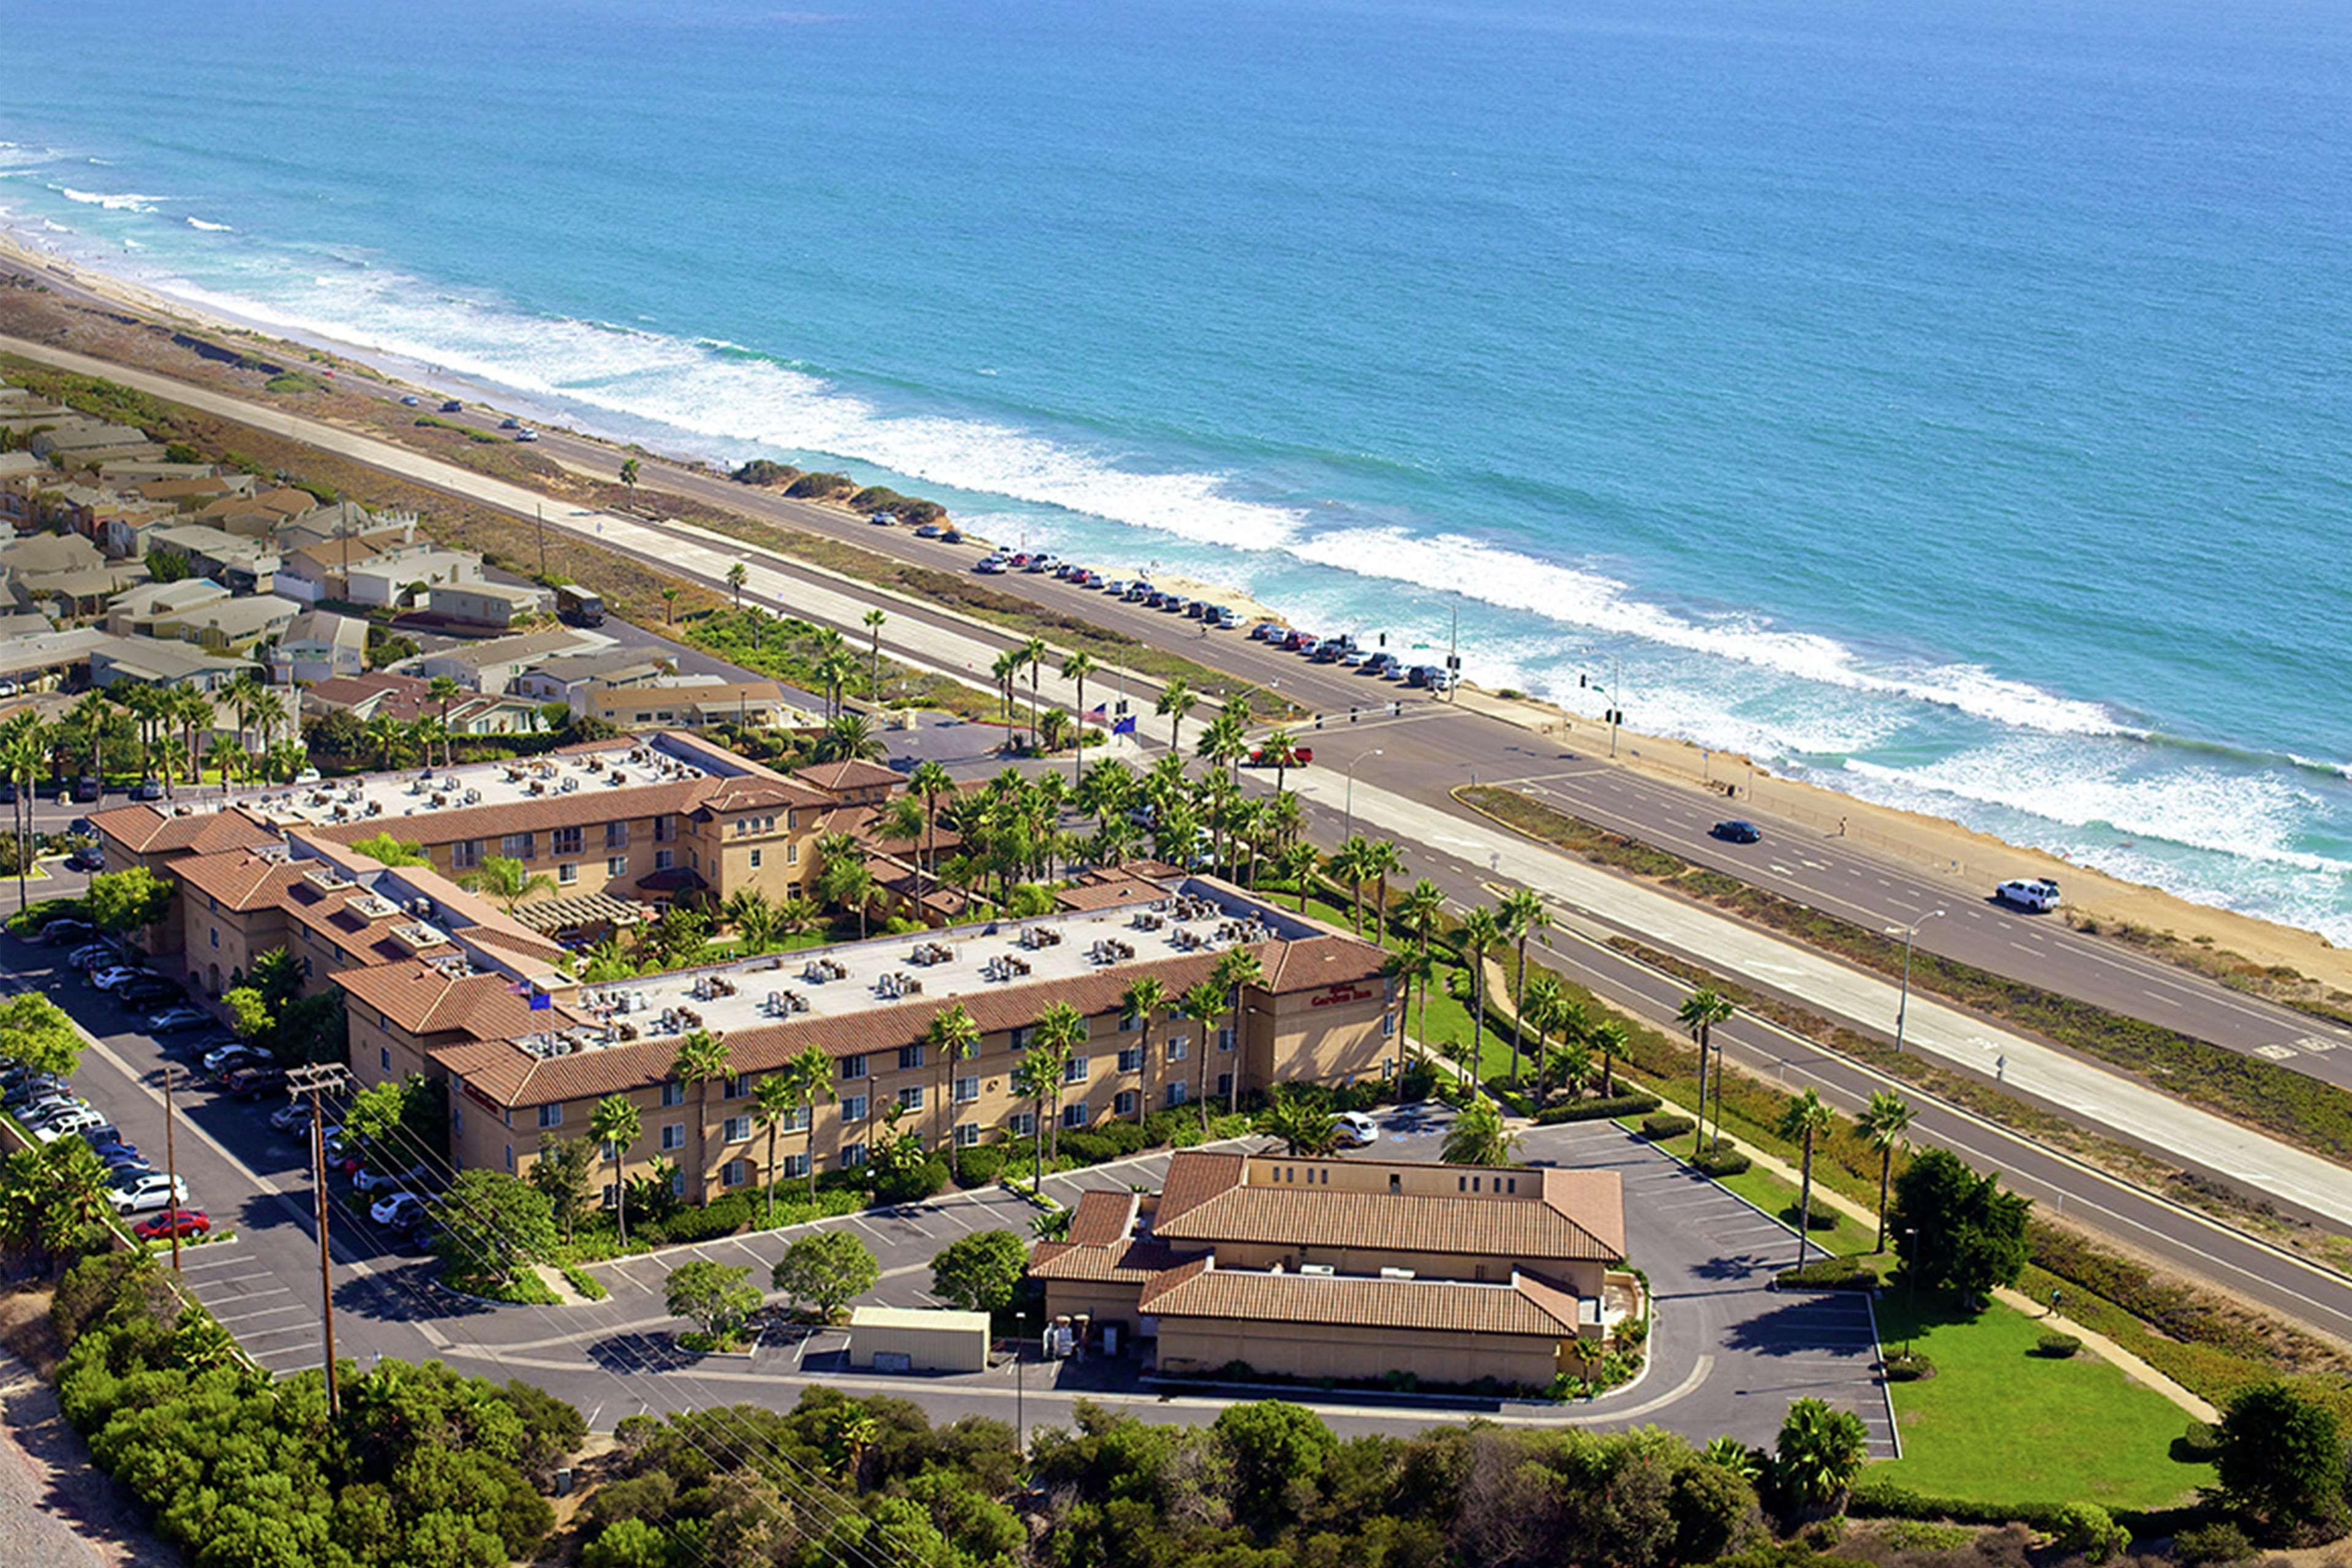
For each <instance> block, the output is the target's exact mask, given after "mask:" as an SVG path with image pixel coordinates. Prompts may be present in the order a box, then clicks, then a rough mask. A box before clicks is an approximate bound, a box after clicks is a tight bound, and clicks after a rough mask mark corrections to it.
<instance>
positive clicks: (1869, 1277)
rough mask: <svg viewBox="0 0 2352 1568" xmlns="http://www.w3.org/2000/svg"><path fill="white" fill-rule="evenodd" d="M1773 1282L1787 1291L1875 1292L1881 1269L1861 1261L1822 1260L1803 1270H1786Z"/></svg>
mask: <svg viewBox="0 0 2352 1568" xmlns="http://www.w3.org/2000/svg"><path fill="white" fill-rule="evenodd" d="M1772 1283H1773V1284H1774V1285H1776V1286H1778V1287H1779V1288H1780V1289H1783V1290H1874V1289H1877V1288H1878V1283H1879V1276H1878V1266H1877V1265H1876V1264H1874V1263H1873V1262H1870V1261H1869V1260H1868V1259H1866V1258H1816V1259H1814V1260H1813V1261H1812V1262H1811V1263H1808V1264H1806V1265H1805V1266H1804V1267H1803V1268H1790V1269H1784V1270H1782V1271H1781V1272H1780V1273H1779V1274H1777V1275H1775V1276H1773V1279H1772Z"/></svg>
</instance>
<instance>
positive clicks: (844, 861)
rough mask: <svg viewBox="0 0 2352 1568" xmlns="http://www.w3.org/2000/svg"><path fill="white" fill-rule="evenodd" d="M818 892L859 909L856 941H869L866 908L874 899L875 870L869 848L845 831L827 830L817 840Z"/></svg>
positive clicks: (844, 904) (833, 900)
mask: <svg viewBox="0 0 2352 1568" xmlns="http://www.w3.org/2000/svg"><path fill="white" fill-rule="evenodd" d="M816 858H817V879H816V885H817V891H818V892H820V893H821V894H823V895H824V897H825V898H826V899H827V900H831V901H832V902H834V903H836V904H839V905H840V906H841V907H842V908H843V909H844V910H850V909H855V910H856V911H857V940H858V941H860V942H864V941H865V940H866V906H867V905H868V904H870V903H872V902H873V901H874V871H873V868H871V867H869V866H867V865H866V847H865V846H864V845H862V844H860V843H859V842H858V841H857V840H856V839H855V838H852V837H850V836H849V835H848V834H846V833H827V834H824V835H823V836H822V837H819V838H818V839H817V841H816Z"/></svg>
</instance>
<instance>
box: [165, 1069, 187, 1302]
mask: <svg viewBox="0 0 2352 1568" xmlns="http://www.w3.org/2000/svg"><path fill="white" fill-rule="evenodd" d="M173 1070H174V1069H173V1065H172V1064H171V1063H170V1062H168V1061H167V1062H165V1063H164V1064H163V1175H164V1178H165V1179H166V1180H167V1181H169V1182H170V1183H171V1186H170V1188H169V1189H168V1190H167V1194H166V1195H167V1196H169V1198H170V1199H171V1202H172V1209H173V1214H172V1272H173V1273H174V1274H177V1273H178V1272H179V1271H180V1211H181V1209H182V1208H183V1207H184V1205H182V1204H181V1202H180V1156H179V1153H178V1151H177V1149H176V1148H175V1146H174V1140H173V1136H172V1131H173V1129H172V1122H173V1116H172V1075H173Z"/></svg>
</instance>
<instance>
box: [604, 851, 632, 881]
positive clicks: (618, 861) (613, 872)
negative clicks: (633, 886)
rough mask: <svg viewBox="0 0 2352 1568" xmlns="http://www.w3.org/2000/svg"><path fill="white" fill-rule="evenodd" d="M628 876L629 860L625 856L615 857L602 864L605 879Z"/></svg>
mask: <svg viewBox="0 0 2352 1568" xmlns="http://www.w3.org/2000/svg"><path fill="white" fill-rule="evenodd" d="M628 874H629V858H628V857H627V856H626V855H615V856H614V857H613V858H611V859H610V860H607V861H605V862H604V875H606V876H607V877H625V876H627V875H628Z"/></svg>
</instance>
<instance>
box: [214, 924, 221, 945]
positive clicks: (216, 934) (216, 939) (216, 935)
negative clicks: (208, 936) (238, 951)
mask: <svg viewBox="0 0 2352 1568" xmlns="http://www.w3.org/2000/svg"><path fill="white" fill-rule="evenodd" d="M213 945H214V946H215V947H218V946H220V927H218V926H215V927H213Z"/></svg>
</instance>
